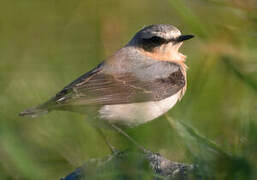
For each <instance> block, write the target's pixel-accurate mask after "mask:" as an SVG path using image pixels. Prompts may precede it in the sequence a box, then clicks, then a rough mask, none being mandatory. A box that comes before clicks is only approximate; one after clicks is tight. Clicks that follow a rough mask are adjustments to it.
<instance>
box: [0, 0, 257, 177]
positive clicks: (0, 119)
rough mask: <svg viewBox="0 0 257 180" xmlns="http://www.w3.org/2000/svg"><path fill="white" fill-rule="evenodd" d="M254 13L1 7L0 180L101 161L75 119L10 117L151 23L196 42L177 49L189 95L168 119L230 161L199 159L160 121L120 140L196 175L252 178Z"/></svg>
mask: <svg viewBox="0 0 257 180" xmlns="http://www.w3.org/2000/svg"><path fill="white" fill-rule="evenodd" d="M256 6H257V5H256V3H255V2H254V0H237V1H232V0H231V1H224V0H207V1H203V0H198V1H185V0H174V1H171V0H167V1H162V2H160V1H157V0H151V1H146V0H143V1H136V0H132V1H115V0H109V1H107V0H103V1H81V0H75V1H68V0H63V1H56V0H55V1H50V0H46V1H31V0H21V1H17V0H10V1H6V0H4V1H2V2H1V6H0V86H1V88H0V109H1V110H0V123H1V126H0V172H1V173H0V179H59V178H60V177H63V176H64V175H66V174H67V173H68V172H71V171H72V170H73V169H74V168H76V167H77V166H80V165H81V164H82V163H83V162H85V161H86V160H88V159H90V158H95V157H103V156H104V155H106V154H108V153H109V151H108V148H107V147H106V146H105V144H104V142H103V140H102V139H101V137H100V136H99V135H98V134H97V132H96V131H95V130H94V129H93V128H92V127H91V126H90V125H89V124H88V123H87V122H85V121H84V117H83V116H81V115H77V114H74V113H69V112H53V113H51V114H49V115H46V116H44V117H40V118H37V119H22V118H19V117H17V114H18V112H19V111H21V110H23V109H25V108H27V107H30V106H34V105H36V104H39V103H41V102H43V101H44V100H46V99H48V98H49V97H51V96H52V95H54V94H55V93H56V92H57V91H58V90H60V89H61V88H62V87H64V86H65V85H66V84H67V83H69V82H70V81H72V80H74V79H75V78H76V77H77V76H79V75H81V74H82V73H84V72H86V71H88V70H90V69H91V68H92V67H94V66H95V65H97V64H98V63H99V62H101V61H102V60H103V59H104V58H105V57H106V56H109V55H111V54H112V53H113V52H114V51H115V50H117V49H118V48H120V47H121V46H123V45H124V44H125V43H126V42H127V41H128V40H129V39H130V38H131V37H132V36H133V34H134V33H135V32H136V31H138V30H139V29H140V28H141V27H143V26H145V25H148V24H157V23H168V24H173V25H175V26H177V27H178V28H179V29H180V30H181V31H182V32H183V33H185V34H186V33H190V34H195V35H196V38H195V39H194V40H192V41H188V42H186V43H185V44H184V46H183V47H182V49H181V51H182V52H183V53H185V54H186V55H188V61H187V64H188V66H189V67H190V68H189V70H188V90H187V92H186V96H185V97H184V98H183V100H182V101H181V102H180V103H179V104H177V105H176V107H175V108H174V109H172V110H171V111H170V112H169V116H171V117H174V119H176V120H179V121H178V122H183V123H184V124H185V125H186V126H189V127H194V128H193V129H197V131H198V132H200V134H201V136H202V135H203V136H204V137H205V138H206V140H208V139H211V141H212V142H215V143H216V145H217V147H219V148H220V149H221V151H222V152H226V153H229V154H230V155H231V157H232V158H229V159H227V158H222V157H220V156H219V157H217V156H214V158H213V157H209V156H205V157H207V160H206V159H205V157H203V154H204V153H202V152H208V150H207V149H208V148H207V147H206V146H203V147H202V148H200V149H201V150H200V151H196V152H194V151H193V149H198V148H199V147H200V145H199V144H194V143H192V142H193V140H192V139H190V138H194V136H193V135H192V134H189V135H187V137H190V138H189V139H187V138H185V137H183V134H184V135H186V134H187V133H188V130H185V129H184V130H183V129H180V130H179V131H178V132H176V130H175V129H174V128H172V127H171V126H170V124H169V122H168V121H167V120H166V118H165V117H160V118H159V119H158V120H155V121H152V122H150V123H148V124H145V125H142V126H139V127H136V128H133V129H127V132H128V133H129V134H131V135H132V136H133V137H134V138H135V139H136V140H137V141H138V142H140V143H141V144H142V145H144V146H145V147H147V148H149V149H151V150H153V151H157V152H160V153H161V154H163V155H164V156H165V157H167V158H169V159H171V160H174V161H180V162H188V163H198V164H199V165H200V166H202V167H203V173H204V172H205V171H204V167H208V168H209V169H208V170H211V172H212V173H213V174H212V175H213V176H215V175H216V179H228V177H233V178H232V179H256V178H257V177H256V171H257V153H256V150H257V143H256V142H257V139H256V137H257V123H256V121H257V111H256V110H257V98H256V82H257V51H256V49H257V41H256V37H257V31H256V30H257V24H256V19H257V13H256V12H257V8H256ZM106 134H107V135H108V137H109V138H110V139H111V141H112V143H113V144H115V145H116V146H117V147H118V148H120V149H125V148H127V147H128V146H131V144H128V142H127V141H126V139H124V138H123V137H120V136H118V135H117V134H116V133H114V132H109V131H108V130H106ZM181 135H182V137H181ZM190 143H191V144H193V145H190V146H188V144H190ZM99 147H101V148H99ZM196 157H197V158H196ZM210 164H211V165H212V166H210ZM232 165H234V166H232ZM117 173H118V172H117ZM207 178H208V177H207ZM146 179H147V178H146Z"/></svg>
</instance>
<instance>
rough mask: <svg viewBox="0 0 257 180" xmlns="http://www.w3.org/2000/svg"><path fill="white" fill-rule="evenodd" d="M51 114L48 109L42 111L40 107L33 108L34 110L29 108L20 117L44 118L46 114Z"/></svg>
mask: <svg viewBox="0 0 257 180" xmlns="http://www.w3.org/2000/svg"><path fill="white" fill-rule="evenodd" d="M48 112H49V110H47V109H40V108H38V107H33V108H29V109H26V110H24V111H22V112H20V113H19V116H28V117H32V118H34V117H38V116H42V115H44V114H47V113H48Z"/></svg>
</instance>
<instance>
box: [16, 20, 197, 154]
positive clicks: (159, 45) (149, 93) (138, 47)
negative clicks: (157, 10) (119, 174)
mask: <svg viewBox="0 0 257 180" xmlns="http://www.w3.org/2000/svg"><path fill="white" fill-rule="evenodd" d="M193 37H194V36H193V35H182V34H181V32H180V30H179V29H178V28H176V27H175V26H173V25H170V24H154V25H149V26H145V27H143V28H142V29H141V30H139V31H138V32H137V33H136V34H135V35H134V37H133V38H132V39H131V40H130V41H129V42H128V43H127V44H126V45H125V46H124V47H122V48H120V49H119V50H117V51H116V52H115V53H114V54H113V55H111V56H109V57H107V58H106V59H105V60H104V61H103V62H101V63H100V64H99V65H98V66H96V67H95V68H93V69H92V70H90V71H89V72H87V73H85V74H83V75H81V76H80V77H78V78H77V79H76V80H75V81H73V82H71V83H70V84H68V85H67V86H65V87H64V88H63V89H62V90H61V91H59V92H58V93H57V94H56V95H55V96H53V97H52V98H50V99H49V100H48V101H46V102H45V103H42V104H40V105H38V106H36V107H32V108H29V109H26V110H24V111H22V112H20V113H19V115H20V116H30V117H37V116H40V115H43V114H46V113H49V112H51V111H53V110H57V111H58V110H60V111H72V112H78V113H82V114H85V115H87V116H89V117H92V118H88V119H91V120H90V122H92V124H93V126H95V127H97V129H101V124H107V125H110V126H112V127H113V128H115V129H116V130H118V131H119V132H121V133H122V134H124V135H125V136H127V137H128V138H129V139H131V140H132V141H133V139H132V138H130V137H129V136H128V135H127V134H126V133H125V132H124V131H122V130H121V129H120V127H121V126H125V127H135V126H138V125H140V124H144V123H146V122H149V121H152V120H154V119H156V118H158V117H159V116H161V115H163V114H164V113H166V112H167V111H168V110H170V109H171V108H172V107H173V106H174V105H175V104H176V103H177V102H178V101H180V100H181V98H182V97H183V96H184V94H185V91H186V85H187V78H186V70H187V66H186V64H185V60H186V56H185V55H183V54H182V53H180V52H179V48H180V47H181V45H182V44H183V42H184V41H185V40H188V39H191V38H193ZM99 127H100V128H99ZM99 131H100V133H101V134H102V132H101V130H99ZM102 135H103V134H102ZM103 137H104V135H103ZM104 138H105V137H104ZM135 143H136V142H135ZM107 144H108V146H109V147H111V149H112V150H113V146H112V145H111V144H110V143H109V142H108V141H107Z"/></svg>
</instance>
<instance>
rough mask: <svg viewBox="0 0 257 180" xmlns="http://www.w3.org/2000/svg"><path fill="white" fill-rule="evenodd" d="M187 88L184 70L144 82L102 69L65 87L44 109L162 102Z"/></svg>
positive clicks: (131, 76)
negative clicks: (107, 72) (104, 71)
mask: <svg viewBox="0 0 257 180" xmlns="http://www.w3.org/2000/svg"><path fill="white" fill-rule="evenodd" d="M184 86H185V78H184V76H183V74H182V72H181V70H180V69H178V70H177V71H175V72H172V73H170V74H169V76H168V77H166V78H157V79H152V80H150V81H142V80H140V79H139V78H137V77H136V76H133V75H132V74H131V73H126V74H125V73H124V74H119V75H115V76H114V75H110V74H105V73H103V72H102V71H101V66H99V67H98V68H96V69H94V70H93V71H91V72H89V73H87V74H85V75H83V76H81V77H80V78H79V79H77V80H76V81H74V82H73V83H71V84H70V85H68V86H67V87H65V88H64V89H63V90H62V91H61V92H59V93H58V94H57V95H56V96H55V97H54V98H52V99H51V100H50V101H48V102H47V103H45V104H44V105H43V106H44V108H48V109H49V108H50V109H51V108H55V107H56V106H57V107H60V106H72V105H110V104H126V103H135V102H145V101H158V100H161V99H164V98H166V97H169V96H171V95H173V94H175V93H177V92H178V91H179V90H181V89H182V88H183V87H184Z"/></svg>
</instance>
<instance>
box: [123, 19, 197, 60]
mask: <svg viewBox="0 0 257 180" xmlns="http://www.w3.org/2000/svg"><path fill="white" fill-rule="evenodd" d="M193 37H194V36H193V35H182V34H181V32H180V31H179V30H178V29H177V28H176V27H175V26H172V25H168V24H157V25H150V26H147V27H145V28H143V29H141V30H140V31H139V32H137V33H136V35H135V36H134V37H133V38H132V40H131V41H130V42H129V43H128V46H135V47H136V48H137V49H139V50H140V51H142V52H143V53H146V55H149V56H153V57H154V58H157V59H161V60H178V61H179V60H184V59H185V56H184V55H182V54H181V53H179V52H178V50H179V47H180V46H181V45H182V43H183V41H185V40H188V39H191V38H193Z"/></svg>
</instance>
